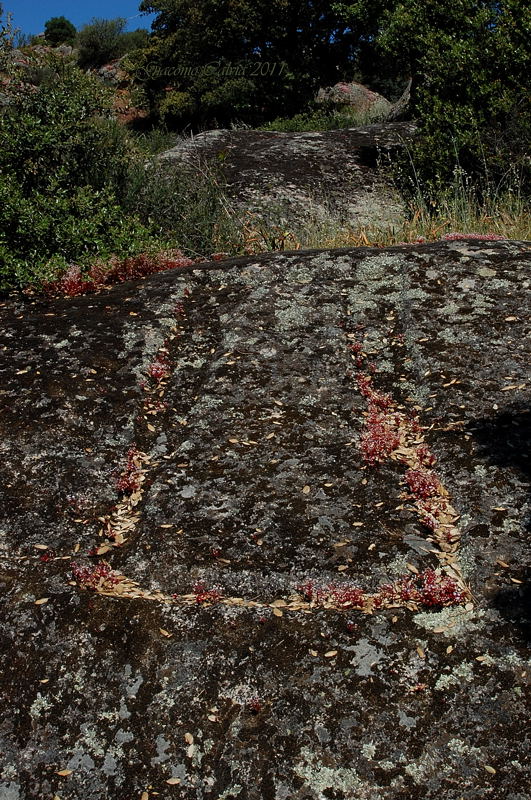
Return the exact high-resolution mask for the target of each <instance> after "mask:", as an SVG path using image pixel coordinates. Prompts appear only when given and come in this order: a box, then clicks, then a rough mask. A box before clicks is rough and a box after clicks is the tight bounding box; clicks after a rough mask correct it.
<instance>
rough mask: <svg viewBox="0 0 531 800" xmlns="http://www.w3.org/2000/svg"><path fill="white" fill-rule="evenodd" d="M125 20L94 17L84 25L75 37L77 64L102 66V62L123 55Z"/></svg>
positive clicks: (85, 67)
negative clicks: (77, 48) (76, 40)
mask: <svg viewBox="0 0 531 800" xmlns="http://www.w3.org/2000/svg"><path fill="white" fill-rule="evenodd" d="M126 22H127V20H126V19H125V18H124V17H117V18H116V19H98V18H96V17H94V19H92V20H91V22H90V23H89V24H88V25H84V26H83V27H82V28H81V30H80V31H79V33H78V37H77V39H78V46H79V54H78V61H79V66H80V67H83V69H87V68H89V67H91V68H94V67H102V66H103V64H107V63H108V62H109V61H113V60H114V59H115V58H120V56H123V54H124V52H125V50H124V40H123V36H124V28H125V24H126Z"/></svg>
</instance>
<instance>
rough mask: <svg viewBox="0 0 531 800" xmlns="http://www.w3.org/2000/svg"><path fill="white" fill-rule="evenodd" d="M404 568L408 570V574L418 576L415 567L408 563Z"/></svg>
mask: <svg viewBox="0 0 531 800" xmlns="http://www.w3.org/2000/svg"><path fill="white" fill-rule="evenodd" d="M406 567H407V568H408V570H409V571H410V572H413V573H414V574H415V575H418V574H419V571H418V569H417V568H416V566H415V565H414V564H409V563H408V564H406Z"/></svg>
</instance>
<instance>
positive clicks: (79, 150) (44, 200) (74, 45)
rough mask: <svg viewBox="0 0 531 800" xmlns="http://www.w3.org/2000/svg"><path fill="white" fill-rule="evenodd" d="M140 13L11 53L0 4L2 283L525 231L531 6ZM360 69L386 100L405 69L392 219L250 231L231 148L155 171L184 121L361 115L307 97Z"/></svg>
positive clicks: (391, 171) (284, 124)
mask: <svg viewBox="0 0 531 800" xmlns="http://www.w3.org/2000/svg"><path fill="white" fill-rule="evenodd" d="M140 9H141V11H144V12H151V13H154V14H155V15H156V16H155V20H154V22H153V25H152V32H151V33H150V34H148V33H147V32H146V31H145V30H142V29H138V30H136V31H129V32H128V31H126V30H125V20H124V19H121V18H116V19H111V20H102V19H93V20H92V21H90V22H89V23H87V24H86V25H84V26H82V27H81V28H80V29H79V30H76V29H75V28H74V26H73V25H72V23H70V22H69V21H68V20H67V19H65V18H64V17H56V18H52V19H50V20H49V21H48V22H47V24H46V28H45V36H44V38H42V37H38V38H37V39H33V40H32V41H31V43H30V44H26V45H25V46H22V47H20V48H18V49H17V48H16V47H15V46H14V45H15V42H16V32H15V31H14V30H13V27H12V25H11V21H10V18H9V15H8V14H5V13H2V16H1V17H0V19H1V23H0V25H1V28H0V82H1V86H0V140H1V144H2V147H1V149H0V288H1V289H4V290H5V289H10V288H15V287H23V286H28V285H31V286H39V285H42V284H43V283H45V282H47V281H48V282H49V281H57V280H58V279H59V277H60V275H61V274H66V273H67V272H68V271H69V270H71V269H72V265H76V268H78V269H79V270H80V274H85V273H86V274H88V271H90V269H91V268H93V267H94V265H95V264H97V265H98V266H97V270H100V271H101V268H102V265H103V264H105V263H107V262H109V260H110V259H113V258H114V259H127V258H130V257H134V256H136V255H138V254H141V253H144V254H145V253H148V254H149V258H152V257H154V256H153V254H154V253H156V252H158V251H161V252H163V251H168V250H171V251H174V250H176V249H177V250H179V251H182V252H183V253H184V255H185V256H186V257H191V258H199V257H203V258H204V257H209V256H210V255H211V254H212V253H213V252H218V251H223V252H228V253H231V254H239V253H243V252H248V249H249V248H248V242H249V240H252V241H257V240H260V241H261V242H263V247H264V248H265V249H268V248H270V247H273V248H274V247H275V246H278V243H279V241H283V242H290V243H291V244H292V245H293V246H299V247H300V246H305V245H307V244H308V243H310V242H311V243H312V245H314V246H330V245H342V244H352V243H358V242H359V243H368V244H386V243H393V242H395V241H403V240H405V241H414V240H415V239H418V238H419V237H420V238H428V239H433V238H438V236H440V235H441V233H444V232H449V231H451V230H455V229H459V230H461V231H470V232H485V233H487V232H496V233H497V234H498V235H507V236H514V237H515V238H529V217H528V198H529V177H530V160H529V155H528V142H529V133H530V130H531V114H530V109H529V83H528V75H529V74H530V71H531V70H530V66H531V64H530V48H529V41H530V39H529V34H530V33H531V12H530V10H529V8H528V6H527V4H525V3H523V2H521V1H520V0H508V1H507V2H496V3H494V2H477V0H463V2H462V3H460V4H458V5H454V6H451V7H449V6H448V4H446V3H443V2H442V1H441V2H439V3H435V4H431V5H430V8H429V9H427V8H426V7H425V6H424V5H423V4H422V3H420V2H419V1H418V0H406V1H405V2H401V3H398V2H394V0H379V2H377V3H367V2H365V0H359V2H356V3H348V2H328V0H326V1H325V0H320V2H318V3H315V2H300V3H299V2H297V3H292V2H290V3H286V2H284V0H278V1H277V0H274V2H267V3H266V2H265V0H264V1H263V2H262V0H260V2H253V3H250V2H247V0H241V2H238V3H237V4H227V3H217V2H214V0H201V2H198V3H196V4H194V6H193V9H192V7H191V6H190V4H188V3H185V2H183V0H170V2H164V3H159V2H157V0H154V2H151V1H150V0H143V2H142V3H141V5H140ZM0 11H1V9H0ZM23 40H24V37H22V41H23ZM353 79H355V80H356V81H358V82H362V83H364V84H365V85H366V86H368V87H369V88H370V89H372V90H374V92H380V94H384V95H386V97H387V98H388V99H389V100H390V101H391V102H393V101H396V100H397V99H398V97H399V95H400V93H401V91H402V89H403V88H404V85H405V84H406V83H407V82H408V80H409V81H410V85H411V96H410V100H409V105H408V106H407V108H406V109H405V112H404V114H403V117H402V118H403V119H406V120H414V121H415V125H416V135H415V137H414V138H413V139H412V140H411V141H408V143H407V147H406V148H403V149H402V151H401V152H398V151H397V152H395V153H394V154H393V157H392V159H391V160H390V158H389V156H388V155H385V154H381V156H380V163H379V169H380V170H382V172H384V173H385V175H386V178H388V179H389V180H391V181H392V182H394V184H395V186H396V188H397V189H398V190H399V191H400V193H401V194H402V197H403V199H404V202H405V203H406V204H407V206H408V208H409V217H408V220H407V223H406V224H405V226H404V227H403V229H400V230H399V229H396V228H394V229H392V230H391V229H389V230H387V231H384V230H382V227H381V226H375V228H377V230H374V231H372V230H367V228H366V227H365V226H364V227H362V228H359V229H356V228H354V229H353V228H352V227H351V228H349V229H346V228H345V227H341V226H339V222H338V226H337V230H334V231H331V230H330V229H328V230H327V231H326V232H324V231H322V230H319V231H318V230H316V229H315V230H309V229H308V230H305V231H302V233H301V232H300V231H297V232H295V231H294V230H291V231H286V232H284V233H283V234H282V237H280V238H279V236H278V235H277V233H276V230H277V229H278V227H279V226H281V225H283V224H284V223H283V222H282V220H281V219H280V218H279V220H277V222H276V223H275V222H272V223H271V225H272V232H271V231H269V232H268V231H263V230H260V232H259V233H257V231H255V230H254V231H253V230H251V231H250V230H249V225H248V221H247V222H246V221H245V220H244V219H242V218H239V216H238V214H237V213H236V211H235V209H234V207H232V206H231V204H230V201H229V198H228V195H227V191H226V189H227V185H226V177H225V174H224V168H223V166H224V165H223V161H224V154H223V153H219V154H217V157H216V159H215V160H214V162H212V163H210V164H209V165H207V166H205V165H203V167H202V168H200V169H195V171H193V170H191V169H190V168H189V167H184V166H183V165H182V164H177V163H176V162H174V163H173V164H172V167H171V169H170V168H168V167H167V166H165V167H161V166H160V165H157V164H156V163H155V162H154V161H151V162H150V163H151V166H150V167H149V168H146V163H147V161H148V159H152V157H153V154H154V153H156V152H157V151H160V150H164V149H165V148H167V147H168V146H170V144H175V142H176V141H177V139H178V137H179V136H187V135H189V134H190V132H192V133H193V134H197V133H198V132H200V131H203V130H209V129H215V128H219V127H225V128H233V129H234V128H236V129H238V128H240V129H244V130H245V128H249V127H255V128H258V127H262V128H264V129H266V130H270V131H274V130H277V131H286V132H289V131H291V132H297V131H299V132H304V131H312V130H314V131H326V130H334V129H340V128H352V127H356V126H357V125H363V124H365V123H366V122H371V123H372V122H374V120H373V119H372V118H371V119H364V118H361V117H358V118H356V117H355V116H353V115H352V113H351V112H350V111H349V109H348V108H347V107H345V106H342V107H338V106H337V105H336V106H334V104H333V103H328V104H327V103H322V102H321V103H320V104H318V103H317V102H316V97H317V91H318V90H319V89H323V87H327V86H332V85H334V84H337V85H340V86H347V87H348V86H350V85H352V84H350V83H349V82H351V81H352V80H353ZM338 82H339V83H338ZM341 82H343V83H341ZM124 86H125V88H124ZM325 96H326V93H325ZM383 102H387V100H385V98H383ZM388 105H389V104H388ZM135 108H136V109H137V110H136V111H135ZM138 109H141V110H140V111H138ZM286 109H289V114H288V115H286ZM125 123H129V124H125ZM139 123H142V125H141V126H139ZM142 128H143V129H142ZM337 169H338V170H341V164H338V165H337Z"/></svg>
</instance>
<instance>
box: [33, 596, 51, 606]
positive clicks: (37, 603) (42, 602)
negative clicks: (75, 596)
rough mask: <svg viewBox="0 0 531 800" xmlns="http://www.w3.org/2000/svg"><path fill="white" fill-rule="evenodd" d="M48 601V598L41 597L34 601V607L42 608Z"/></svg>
mask: <svg viewBox="0 0 531 800" xmlns="http://www.w3.org/2000/svg"><path fill="white" fill-rule="evenodd" d="M49 599H50V598H49V597H41V598H40V599H39V600H35V605H36V606H42V605H44V603H47V602H48V600H49Z"/></svg>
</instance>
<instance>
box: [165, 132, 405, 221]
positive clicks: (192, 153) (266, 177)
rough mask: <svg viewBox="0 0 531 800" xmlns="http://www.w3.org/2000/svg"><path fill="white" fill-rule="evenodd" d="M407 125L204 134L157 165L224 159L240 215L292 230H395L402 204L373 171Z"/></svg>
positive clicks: (402, 137)
mask: <svg viewBox="0 0 531 800" xmlns="http://www.w3.org/2000/svg"><path fill="white" fill-rule="evenodd" d="M414 130H415V128H414V125H413V124H411V123H389V124H386V125H378V124H373V125H367V126H365V127H362V128H352V129H349V130H337V131H321V132H308V133H280V132H271V131H256V130H235V131H229V130H215V131H207V132H205V133H202V134H199V135H198V136H195V137H193V138H190V139H183V140H182V141H180V142H179V143H178V144H177V145H176V147H174V148H172V149H171V150H168V151H166V152H165V153H163V154H162V155H161V156H160V158H161V159H169V160H173V159H179V160H184V161H188V162H191V163H204V162H208V161H209V160H214V161H216V159H218V161H217V163H220V162H219V159H220V158H221V159H222V163H223V171H224V173H225V176H226V179H227V181H228V191H229V194H230V197H231V198H232V199H234V201H235V203H236V206H237V208H238V210H239V211H240V212H242V211H243V212H245V211H248V212H251V213H253V214H256V215H257V216H258V217H259V218H260V219H262V220H265V221H267V222H268V223H269V224H275V223H278V222H280V223H282V224H285V225H287V226H288V227H291V228H293V229H295V230H300V229H303V228H305V227H307V226H308V222H309V221H310V220H313V221H317V222H319V221H321V222H327V221H328V222H330V221H331V220H334V221H335V222H336V224H348V225H351V226H353V227H356V228H360V227H380V228H387V227H392V226H396V227H400V226H401V225H402V223H403V219H404V213H405V211H404V208H403V204H402V201H401V200H400V198H399V197H398V195H397V193H396V191H395V190H394V189H393V187H392V186H391V184H390V182H387V181H385V180H384V179H383V178H382V176H381V175H380V173H379V171H378V169H377V161H378V156H379V154H382V153H384V152H389V151H391V150H393V149H395V148H399V147H402V146H403V144H404V142H407V141H409V140H410V139H411V137H412V136H413V134H414Z"/></svg>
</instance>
